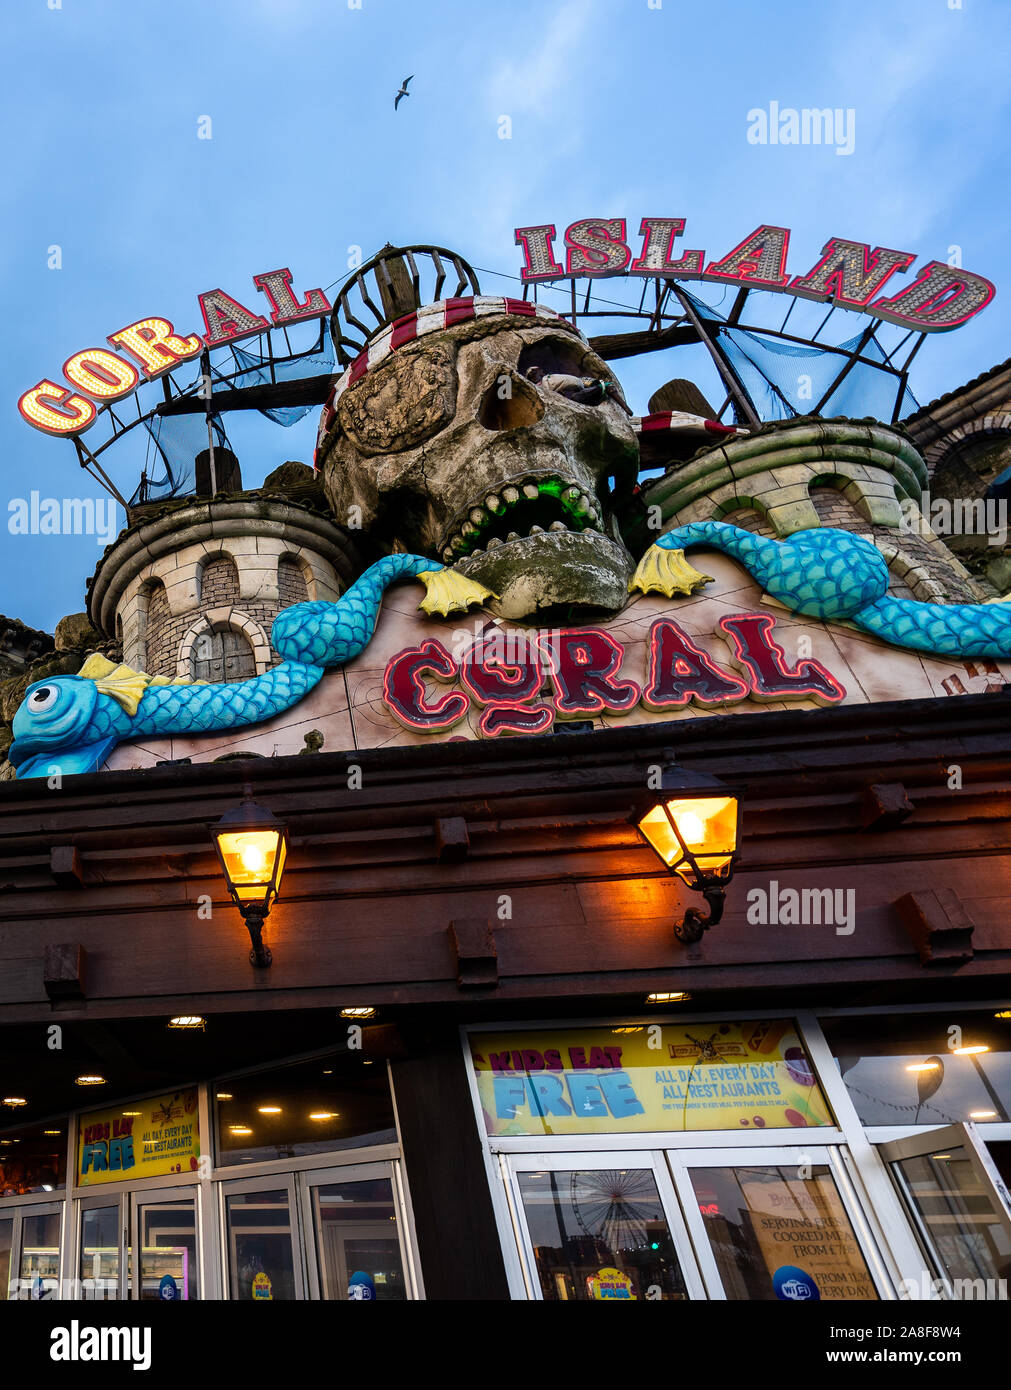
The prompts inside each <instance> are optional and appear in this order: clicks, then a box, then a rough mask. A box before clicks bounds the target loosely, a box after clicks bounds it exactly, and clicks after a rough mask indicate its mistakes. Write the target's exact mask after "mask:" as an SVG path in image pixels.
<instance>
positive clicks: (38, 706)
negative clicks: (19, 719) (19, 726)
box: [28, 685, 60, 714]
mask: <svg viewBox="0 0 1011 1390" xmlns="http://www.w3.org/2000/svg"><path fill="white" fill-rule="evenodd" d="M59 697H60V692H59V690H58V689H57V687H56V686H55V685H40V686H39V688H38V690H33V691H32V693H31V694H30V695H29V696H28V708H29V709H30V710H31V712H32V714H44V713H45V711H46V710H47V709H52V707H53V705H55V704H56V701H57V700H58V699H59Z"/></svg>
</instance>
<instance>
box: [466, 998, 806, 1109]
mask: <svg viewBox="0 0 1011 1390" xmlns="http://www.w3.org/2000/svg"><path fill="white" fill-rule="evenodd" d="M470 1046H471V1058H472V1062H473V1066H474V1071H475V1073H476V1076H477V1086H478V1092H479V1094H480V1097H481V1105H482V1108H483V1110H484V1119H485V1125H486V1126H487V1130H488V1133H489V1134H494V1135H508V1134H537V1135H541V1134H637V1133H644V1132H652V1131H664V1130H666V1131H674V1132H676V1133H682V1132H685V1131H687V1130H726V1129H732V1130H734V1131H736V1132H737V1133H741V1132H743V1131H747V1130H761V1129H790V1128H791V1127H792V1128H806V1127H817V1126H821V1125H830V1124H831V1123H832V1117H831V1115H830V1114H829V1109H828V1106H827V1105H826V1103H825V1099H824V1097H823V1096H822V1093H821V1090H820V1088H819V1086H818V1082H817V1080H816V1079H815V1075H814V1071H813V1068H812V1066H811V1063H810V1061H809V1060H808V1057H807V1054H806V1052H805V1051H804V1048H803V1046H802V1045H801V1042H800V1038H799V1037H798V1036H797V1032H796V1028H795V1025H794V1024H793V1023H792V1022H791V1021H790V1020H789V1019H779V1020H776V1021H773V1022H760V1023H705V1024H702V1023H700V1024H690V1025H688V1026H681V1025H675V1024H667V1023H664V1024H652V1025H651V1024H627V1025H623V1026H614V1027H599V1028H559V1029H554V1030H552V1031H551V1032H550V1033H539V1032H510V1033H473V1034H471V1037H470Z"/></svg>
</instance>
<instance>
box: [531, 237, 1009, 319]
mask: <svg viewBox="0 0 1011 1390" xmlns="http://www.w3.org/2000/svg"><path fill="white" fill-rule="evenodd" d="M684 229H685V219H684V218H683V217H644V218H642V220H641V222H640V224H639V236H640V237H642V245H641V246H640V247H638V248H637V249H638V255H635V254H634V251H633V248H632V247H631V245H630V244H629V239H628V236H627V235H626V230H625V218H624V217H583V218H581V219H580V220H579V221H578V222H573V223H572V224H571V225H570V226H568V227H566V229H565V233H564V238H563V239H564V243H565V250H564V252H562V251H561V250H559V255H560V256H564V264H563V262H562V261H561V260H559V259H556V257H555V249H554V242H555V239H556V237H557V232H556V230H555V227H554V225H553V224H552V223H550V222H545V223H542V224H541V225H539V226H536V227H517V228H516V230H515V232H514V234H513V235H514V238H515V241H516V243H517V245H518V246H521V247H522V248H523V267H522V269H521V271H520V276H521V278H522V279H523V280H524V281H526V282H528V283H529V282H536V281H539V280H557V279H560V278H562V277H569V276H579V277H585V276H604V275H644V276H660V277H663V278H666V279H674V280H711V281H714V282H716V283H717V284H730V285H739V286H741V287H743V288H746V289H757V290H779V291H784V292H785V293H787V294H794V295H800V296H801V297H802V298H804V299H816V300H823V301H826V302H827V301H829V300H832V301H834V302H835V303H836V304H838V305H839V306H840V307H841V308H845V309H857V310H860V311H862V312H864V313H868V314H873V315H874V317H875V318H879V319H887V320H888V321H889V322H890V323H897V324H899V325H900V326H902V327H903V328H913V329H916V330H917V331H918V332H921V333H937V332H940V331H942V330H944V329H950V328H959V327H960V326H961V325H962V324H963V323H967V322H968V320H969V319H971V318H972V317H973V316H974V315H976V314H978V313H979V312H980V310H981V309H985V308H986V306H987V305H988V304H989V303H990V300H991V299H992V298H993V296H994V293H995V291H994V286H993V284H992V283H991V282H990V281H989V280H987V279H984V277H983V276H982V275H976V274H975V273H973V272H972V271H969V270H962V269H961V268H960V267H956V266H951V265H948V264H947V263H946V262H944V261H930V262H929V263H928V264H927V265H925V266H923V267H922V268H921V269H920V270H919V271H918V272H917V276H916V279H915V280H914V281H913V282H912V284H909V285H906V286H905V288H904V289H901V290H900V291H899V293H898V294H896V295H893V296H891V297H890V298H884V297H883V298H880V299H875V298H874V296H875V295H878V294H880V292H881V290H882V289H883V288H884V286H885V283H886V281H888V280H890V279H891V277H892V276H893V275H894V274H895V272H896V271H903V270H907V269H908V268H909V266H910V265H911V264H912V263H913V261H914V260H915V259H916V253H915V252H913V251H891V250H888V249H887V248H886V247H883V246H875V247H874V248H873V250H872V249H871V245H870V243H869V242H865V241H847V240H846V239H845V238H844V237H830V238H829V240H828V241H827V242H826V243H825V245H824V246H823V247H822V253H821V259H820V260H819V261H818V262H817V263H816V264H815V265H813V266H812V267H811V269H810V270H809V271H808V272H807V274H806V275H794V276H790V275H788V274H787V270H786V256H787V251H788V249H789V245H790V232H789V229H788V228H786V227H773V226H769V225H767V224H765V223H763V224H762V225H761V226H760V227H756V228H755V230H754V231H753V232H751V233H750V234H749V235H748V236H746V237H745V238H744V240H743V241H740V242H738V243H737V245H736V246H735V247H734V248H733V250H732V251H728V252H727V254H726V255H725V256H722V257H719V258H718V259H713V260H707V256H706V252H705V251H685V252H683V253H682V254H681V255H680V256H675V254H674V243H675V241H676V240H677V238H678V237H679V236H681V235H682V234H683V232H684Z"/></svg>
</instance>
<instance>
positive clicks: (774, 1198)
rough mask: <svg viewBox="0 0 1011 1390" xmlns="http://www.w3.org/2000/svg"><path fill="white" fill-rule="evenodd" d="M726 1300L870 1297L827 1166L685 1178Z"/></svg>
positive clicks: (719, 1171)
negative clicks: (803, 1173)
mask: <svg viewBox="0 0 1011 1390" xmlns="http://www.w3.org/2000/svg"><path fill="white" fill-rule="evenodd" d="M691 1180H692V1185H693V1187H694V1189H695V1196H696V1199H697V1200H698V1204H699V1211H700V1213H701V1214H702V1219H703V1222H704V1223H705V1228H706V1234H707V1235H708V1237H709V1241H710V1244H711V1246H712V1250H713V1254H714V1256H715V1257H716V1263H717V1265H718V1266H719V1271H720V1278H721V1280H722V1281H723V1287H724V1289H725V1291H726V1295H727V1298H728V1299H749V1300H768V1301H773V1300H777V1299H783V1300H792V1301H798V1302H799V1301H806V1300H812V1301H814V1300H821V1299H831V1300H839V1301H842V1300H854V1299H875V1298H877V1296H878V1295H877V1293H876V1291H875V1288H874V1285H873V1283H872V1282H871V1277H870V1274H869V1273H868V1270H867V1265H866V1264H865V1262H864V1258H863V1255H862V1254H861V1253H860V1247H859V1246H858V1245H857V1241H856V1236H855V1235H854V1233H853V1227H852V1226H851V1225H850V1221H849V1218H848V1217H847V1215H846V1212H845V1209H844V1207H843V1205H842V1201H841V1199H840V1197H839V1193H838V1191H837V1190H836V1186H835V1182H834V1180H833V1178H832V1175H831V1173H830V1172H829V1170H828V1168H827V1167H824V1166H818V1167H814V1168H812V1169H811V1174H810V1176H809V1177H801V1176H800V1175H799V1172H798V1169H797V1168H796V1167H791V1168H778V1167H762V1168H696V1169H694V1170H693V1171H692V1172H691Z"/></svg>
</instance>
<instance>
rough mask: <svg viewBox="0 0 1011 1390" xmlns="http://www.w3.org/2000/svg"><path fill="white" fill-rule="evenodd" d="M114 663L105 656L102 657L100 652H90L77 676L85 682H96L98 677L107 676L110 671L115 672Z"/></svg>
mask: <svg viewBox="0 0 1011 1390" xmlns="http://www.w3.org/2000/svg"><path fill="white" fill-rule="evenodd" d="M115 669H116V663H115V662H114V661H110V660H109V658H108V657H107V656H102V654H101V653H100V652H92V653H91V655H90V656H89V657H88V659H87V661H86V662H85V663H84V665H83V666H82V667H81V669H80V670H79V671H78V673H77V674H78V675H79V676H83V677H84V678H85V680H89V681H97V680H98V679H99V677H100V676H107V675H108V674H109V672H110V671H115Z"/></svg>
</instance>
